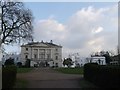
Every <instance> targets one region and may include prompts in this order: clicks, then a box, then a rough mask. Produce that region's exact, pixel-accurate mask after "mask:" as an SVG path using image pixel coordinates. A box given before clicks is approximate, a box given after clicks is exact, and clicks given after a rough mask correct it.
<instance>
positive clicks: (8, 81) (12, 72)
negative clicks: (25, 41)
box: [2, 65, 17, 89]
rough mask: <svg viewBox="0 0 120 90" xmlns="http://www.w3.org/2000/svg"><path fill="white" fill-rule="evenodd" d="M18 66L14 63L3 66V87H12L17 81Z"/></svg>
mask: <svg viewBox="0 0 120 90" xmlns="http://www.w3.org/2000/svg"><path fill="white" fill-rule="evenodd" d="M16 73H17V68H16V66H14V65H7V66H6V67H3V68H2V88H3V89H5V88H12V87H13V86H14V84H15V81H16Z"/></svg>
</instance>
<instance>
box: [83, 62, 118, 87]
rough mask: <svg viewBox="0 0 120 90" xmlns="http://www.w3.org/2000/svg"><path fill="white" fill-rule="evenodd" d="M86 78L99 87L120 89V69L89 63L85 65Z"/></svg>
mask: <svg viewBox="0 0 120 90" xmlns="http://www.w3.org/2000/svg"><path fill="white" fill-rule="evenodd" d="M84 78H85V79H86V80H88V81H90V82H92V83H94V84H95V85H97V86H98V87H106V88H120V67H119V66H101V65H97V64H93V63H88V64H85V65H84Z"/></svg>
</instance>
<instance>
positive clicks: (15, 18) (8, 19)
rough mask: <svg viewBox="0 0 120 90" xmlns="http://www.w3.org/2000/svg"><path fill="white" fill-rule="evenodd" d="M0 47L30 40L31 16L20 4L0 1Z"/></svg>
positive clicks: (6, 0)
mask: <svg viewBox="0 0 120 90" xmlns="http://www.w3.org/2000/svg"><path fill="white" fill-rule="evenodd" d="M0 9H1V10H0V19H1V20H0V23H1V28H0V46H1V45H2V44H3V43H4V44H10V43H19V42H20V41H22V40H27V41H29V40H32V33H33V26H32V22H33V16H32V13H31V11H30V10H29V9H26V8H25V7H24V4H23V3H22V2H14V1H13V2H9V1H8V0H1V1H0Z"/></svg>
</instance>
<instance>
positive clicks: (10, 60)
mask: <svg viewBox="0 0 120 90" xmlns="http://www.w3.org/2000/svg"><path fill="white" fill-rule="evenodd" d="M6 65H14V59H12V58H9V59H7V60H6V61H5V66H6Z"/></svg>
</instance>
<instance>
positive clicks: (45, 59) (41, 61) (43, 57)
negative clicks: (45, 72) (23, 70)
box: [21, 41, 62, 67]
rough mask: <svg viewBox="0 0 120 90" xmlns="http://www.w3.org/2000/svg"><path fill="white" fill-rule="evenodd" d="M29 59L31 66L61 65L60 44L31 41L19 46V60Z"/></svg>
mask: <svg viewBox="0 0 120 90" xmlns="http://www.w3.org/2000/svg"><path fill="white" fill-rule="evenodd" d="M27 59H29V60H30V66H31V67H35V66H37V67H43V66H47V65H48V66H50V67H52V66H55V67H62V46H60V45H56V44H53V42H52V41H50V42H43V41H41V42H31V43H28V44H25V45H22V46H21V60H22V63H23V64H25V61H26V60H27Z"/></svg>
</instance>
